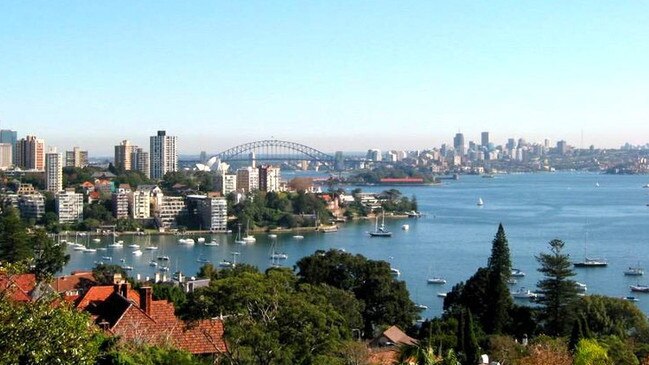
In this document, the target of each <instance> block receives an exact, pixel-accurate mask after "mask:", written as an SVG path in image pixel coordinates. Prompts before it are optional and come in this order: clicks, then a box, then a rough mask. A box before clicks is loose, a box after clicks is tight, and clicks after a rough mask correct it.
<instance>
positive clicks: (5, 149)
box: [0, 143, 14, 170]
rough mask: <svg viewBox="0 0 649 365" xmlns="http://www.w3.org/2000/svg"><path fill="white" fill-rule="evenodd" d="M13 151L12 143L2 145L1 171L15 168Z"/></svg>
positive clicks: (0, 145) (0, 147) (0, 148)
mask: <svg viewBox="0 0 649 365" xmlns="http://www.w3.org/2000/svg"><path fill="white" fill-rule="evenodd" d="M13 149H14V146H13V145H12V144H11V143H0V170H6V169H8V168H10V167H11V166H13Z"/></svg>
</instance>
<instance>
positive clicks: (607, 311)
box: [574, 295, 649, 339]
mask: <svg viewBox="0 0 649 365" xmlns="http://www.w3.org/2000/svg"><path fill="white" fill-rule="evenodd" d="M574 317H575V318H577V319H579V320H580V327H581V328H582V332H586V331H587V332H588V334H585V335H586V337H589V335H590V334H591V333H592V334H594V335H597V336H617V337H619V338H621V339H625V338H627V337H629V336H631V337H642V338H647V336H648V335H649V322H648V321H647V317H646V316H645V315H644V313H642V311H641V310H640V309H639V308H638V307H637V306H636V305H635V304H634V303H631V302H629V301H626V300H623V299H619V298H611V297H606V296H602V295H588V296H585V297H583V298H579V301H578V305H577V306H576V311H575V316H574ZM582 337H583V336H582Z"/></svg>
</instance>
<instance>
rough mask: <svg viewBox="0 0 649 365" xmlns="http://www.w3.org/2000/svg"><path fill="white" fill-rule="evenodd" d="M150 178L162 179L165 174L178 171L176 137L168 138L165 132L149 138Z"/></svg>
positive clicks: (159, 132)
mask: <svg viewBox="0 0 649 365" xmlns="http://www.w3.org/2000/svg"><path fill="white" fill-rule="evenodd" d="M149 153H150V156H151V163H150V167H151V178H152V179H162V178H163V177H164V176H165V174H166V173H167V172H170V171H177V170H178V151H177V150H176V137H175V136H168V135H167V133H166V132H165V131H158V134H157V135H155V136H151V148H150V149H149Z"/></svg>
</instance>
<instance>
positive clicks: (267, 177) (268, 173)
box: [259, 166, 280, 192]
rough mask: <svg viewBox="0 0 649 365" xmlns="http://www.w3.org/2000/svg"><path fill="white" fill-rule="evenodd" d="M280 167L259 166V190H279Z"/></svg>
mask: <svg viewBox="0 0 649 365" xmlns="http://www.w3.org/2000/svg"><path fill="white" fill-rule="evenodd" d="M279 185H280V168H279V167H274V166H259V190H261V191H266V192H271V191H279Z"/></svg>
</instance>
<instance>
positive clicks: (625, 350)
mask: <svg viewBox="0 0 649 365" xmlns="http://www.w3.org/2000/svg"><path fill="white" fill-rule="evenodd" d="M599 342H600V344H601V345H602V346H603V347H604V348H605V349H606V354H607V355H608V357H609V359H610V361H611V363H612V364H615V365H638V364H640V361H639V360H638V358H637V357H636V355H635V354H634V353H633V343H631V342H628V341H623V340H622V339H620V338H619V337H617V336H606V337H603V338H600V340H599Z"/></svg>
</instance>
